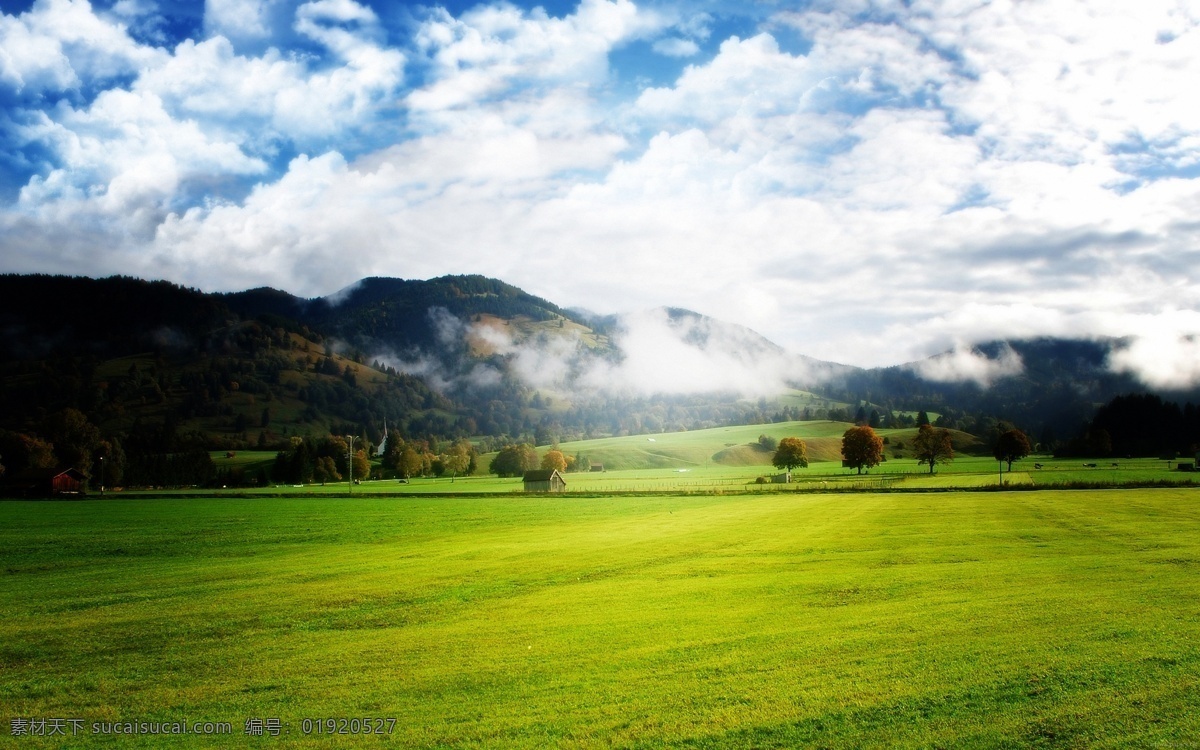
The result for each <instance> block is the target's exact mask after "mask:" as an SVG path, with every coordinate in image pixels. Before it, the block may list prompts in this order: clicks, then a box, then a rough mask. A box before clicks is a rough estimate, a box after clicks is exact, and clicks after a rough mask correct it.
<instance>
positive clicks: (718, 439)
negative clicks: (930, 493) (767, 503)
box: [480, 420, 978, 470]
mask: <svg viewBox="0 0 1200 750" xmlns="http://www.w3.org/2000/svg"><path fill="white" fill-rule="evenodd" d="M852 426H853V425H850V424H847V423H845V422H829V421H825V420H820V421H809V422H777V423H772V424H759V425H737V426H733V427H713V428H710V429H706V430H694V431H690V432H668V433H661V434H656V435H628V436H623V437H612V438H598V439H595V440H579V441H572V442H565V443H562V444H561V445H560V446H559V447H560V449H561V450H562V451H563V452H564V453H566V454H568V455H571V456H574V455H575V454H577V453H578V454H582V455H584V456H586V457H587V458H588V460H589V461H591V462H592V463H594V464H595V463H600V464H604V466H605V468H607V469H610V470H614V469H615V470H626V469H662V468H673V469H674V468H688V467H692V468H696V467H708V466H714V465H720V466H762V467H770V466H771V457H772V455H773V453H772V452H771V451H767V450H764V449H762V448H761V447H760V446H759V445H758V438H759V436H760V435H767V436H769V437H772V438H775V439H776V440H781V439H783V438H785V437H798V438H801V439H803V440H804V441H805V443H806V444H807V446H808V458H809V461H812V462H820V461H834V462H838V463H840V462H841V459H842V453H841V451H842V434H843V433H844V432H845V431H846V430H847V429H849V428H850V427H852ZM878 432H879V434H880V435H881V436H883V437H886V438H888V440H889V442H891V441H894V440H899V441H901V442H908V441H911V440H912V438H913V437H914V436H915V435H916V433H917V431H916V430H915V429H897V430H879V431H878ZM955 441H956V446H959V447H960V449H961V448H975V447H977V446H978V440H976V439H975V438H974V437H972V436H970V435H967V434H966V433H962V432H956V433H955ZM541 450H546V448H542V449H541ZM885 450H886V451H887V453H888V456H889V457H891V456H893V455H894V454H895V452H896V448H895V447H894V446H893V445H889V446H885ZM494 455H495V454H489V455H487V456H485V457H484V460H481V461H480V463H481V465H483V466H484V467H486V466H487V462H488V461H489V460H490V459H491V457H492V456H494Z"/></svg>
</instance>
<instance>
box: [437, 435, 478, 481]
mask: <svg viewBox="0 0 1200 750" xmlns="http://www.w3.org/2000/svg"><path fill="white" fill-rule="evenodd" d="M471 450H472V448H471V444H470V443H469V442H468V441H466V440H456V441H455V442H454V444H453V445H451V446H450V450H448V451H446V453H444V454H443V455H442V457H441V459H442V466H443V467H445V470H446V471H448V472H450V481H451V483H453V482H454V480H455V479H456V478H457V477H458V475H459V474H462V473H463V472H465V471H466V470H467V467H468V466H470V465H471Z"/></svg>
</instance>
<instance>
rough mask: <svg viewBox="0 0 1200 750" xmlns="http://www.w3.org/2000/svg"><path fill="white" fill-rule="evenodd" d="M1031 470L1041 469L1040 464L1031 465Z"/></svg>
mask: <svg viewBox="0 0 1200 750" xmlns="http://www.w3.org/2000/svg"><path fill="white" fill-rule="evenodd" d="M1033 468H1035V469H1040V468H1042V465H1041V464H1034V465H1033Z"/></svg>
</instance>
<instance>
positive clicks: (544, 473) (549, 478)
mask: <svg viewBox="0 0 1200 750" xmlns="http://www.w3.org/2000/svg"><path fill="white" fill-rule="evenodd" d="M524 478H525V491H526V492H562V491H564V490H566V489H567V480H565V479H563V478H562V474H559V473H558V469H536V470H534V471H527V472H525V477H524Z"/></svg>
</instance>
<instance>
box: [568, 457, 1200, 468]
mask: <svg viewBox="0 0 1200 750" xmlns="http://www.w3.org/2000/svg"><path fill="white" fill-rule="evenodd" d="M1197 455H1200V454H1197ZM592 471H604V464H592Z"/></svg>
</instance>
